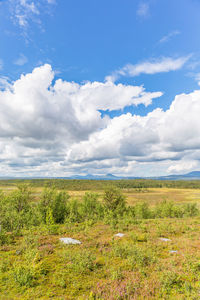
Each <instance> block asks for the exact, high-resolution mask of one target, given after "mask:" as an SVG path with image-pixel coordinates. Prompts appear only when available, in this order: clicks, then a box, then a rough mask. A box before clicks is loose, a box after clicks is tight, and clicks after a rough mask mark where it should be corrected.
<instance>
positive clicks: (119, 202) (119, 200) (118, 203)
mask: <svg viewBox="0 0 200 300" xmlns="http://www.w3.org/2000/svg"><path fill="white" fill-rule="evenodd" d="M103 200H104V203H105V206H106V208H107V209H109V210H112V211H118V212H119V213H121V212H123V211H124V210H125V207H126V200H125V196H124V195H123V194H122V193H121V191H120V190H119V189H117V188H116V187H110V188H107V189H106V190H105V192H104V196H103Z"/></svg>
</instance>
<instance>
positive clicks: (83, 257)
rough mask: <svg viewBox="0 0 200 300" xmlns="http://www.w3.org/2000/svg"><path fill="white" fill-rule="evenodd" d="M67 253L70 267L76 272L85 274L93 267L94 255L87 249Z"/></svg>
mask: <svg viewBox="0 0 200 300" xmlns="http://www.w3.org/2000/svg"><path fill="white" fill-rule="evenodd" d="M67 254H68V255H69V258H70V261H71V265H70V268H71V269H72V270H73V271H74V272H76V273H81V274H87V273H88V272H90V271H93V270H94V269H95V266H96V263H95V260H96V257H95V256H94V255H93V254H92V253H91V252H90V251H88V250H82V251H80V252H76V253H73V252H70V253H67Z"/></svg>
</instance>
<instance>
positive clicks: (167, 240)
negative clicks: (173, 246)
mask: <svg viewBox="0 0 200 300" xmlns="http://www.w3.org/2000/svg"><path fill="white" fill-rule="evenodd" d="M160 240H161V241H163V242H171V240H170V239H167V238H160Z"/></svg>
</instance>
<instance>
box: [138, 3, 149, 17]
mask: <svg viewBox="0 0 200 300" xmlns="http://www.w3.org/2000/svg"><path fill="white" fill-rule="evenodd" d="M148 14H149V4H148V3H147V2H141V3H139V5H138V9H137V15H138V16H139V17H146V16H147V15H148Z"/></svg>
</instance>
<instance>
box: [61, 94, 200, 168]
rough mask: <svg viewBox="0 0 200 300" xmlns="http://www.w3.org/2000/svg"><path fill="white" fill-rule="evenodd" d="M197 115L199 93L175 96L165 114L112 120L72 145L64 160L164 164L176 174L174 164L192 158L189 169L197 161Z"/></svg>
mask: <svg viewBox="0 0 200 300" xmlns="http://www.w3.org/2000/svg"><path fill="white" fill-rule="evenodd" d="M199 113H200V91H194V92H193V93H191V94H181V95H178V96H176V97H175V99H174V101H173V102H172V104H171V106H170V108H169V109H168V110H167V111H163V110H162V109H156V110H154V111H153V112H151V113H149V114H148V115H147V116H144V117H142V116H137V115H135V116H132V115H131V114H129V113H128V114H125V115H121V116H119V117H115V118H114V119H112V120H110V121H109V123H108V125H107V126H106V128H104V129H103V130H101V131H100V132H95V133H93V134H91V135H90V137H89V139H88V140H87V141H82V142H80V143H78V144H74V145H72V147H71V148H70V150H69V151H68V153H67V160H69V161H79V162H83V163H86V162H90V161H92V160H98V161H99V160H104V159H117V158H118V159H119V158H121V159H122V161H125V162H126V163H127V162H128V164H129V162H133V161H134V162H137V163H139V162H140V163H147V162H150V163H151V162H154V164H155V166H156V165H157V162H159V163H160V162H162V161H168V164H169V169H168V170H169V171H171V170H174V171H178V170H179V169H178V167H176V166H180V164H178V165H176V164H174V162H176V161H179V160H181V159H186V161H190V160H194V155H196V160H195V161H196V164H192V165H191V164H188V169H190V168H192V167H194V166H196V165H197V162H198V159H199V158H200V156H199V149H200V138H199V136H200V125H199ZM170 166H171V167H170ZM173 166H174V167H173ZM181 166H183V165H182V164H181ZM185 166H186V164H185V165H184V168H185V169H186V167H185ZM182 169H183V168H182Z"/></svg>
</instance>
